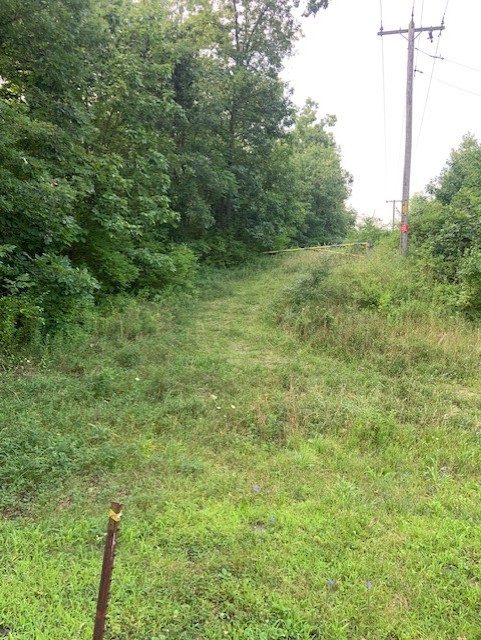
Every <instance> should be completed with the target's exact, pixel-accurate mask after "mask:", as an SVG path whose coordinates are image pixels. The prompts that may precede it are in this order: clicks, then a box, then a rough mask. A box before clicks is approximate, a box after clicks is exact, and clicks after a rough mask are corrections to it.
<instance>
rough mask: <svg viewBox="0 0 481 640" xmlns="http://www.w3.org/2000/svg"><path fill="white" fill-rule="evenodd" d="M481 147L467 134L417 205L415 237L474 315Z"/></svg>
mask: <svg viewBox="0 0 481 640" xmlns="http://www.w3.org/2000/svg"><path fill="white" fill-rule="evenodd" d="M480 176H481V146H480V145H479V143H478V142H477V140H476V139H475V138H474V137H473V136H471V135H468V136H465V137H464V139H463V141H462V143H461V145H460V147H459V149H456V150H454V151H453V152H452V153H451V157H450V159H449V161H448V163H447V165H446V167H445V169H444V170H443V171H442V173H441V175H440V176H439V178H438V179H437V180H435V181H434V182H433V183H431V185H430V186H429V189H428V195H426V196H417V197H416V198H414V199H413V203H412V237H413V241H414V245H415V248H416V250H417V252H418V255H420V256H421V257H422V259H423V260H424V261H425V262H426V263H427V264H428V265H429V266H430V268H431V269H432V271H433V272H434V273H435V274H436V277H437V279H438V280H440V281H441V282H443V283H445V284H447V285H455V286H456V296H457V298H456V304H457V305H458V307H459V308H461V309H463V310H464V311H465V312H466V313H467V314H468V315H470V316H471V317H474V316H476V315H477V314H478V313H479V304H478V302H477V300H479V299H480V296H481V282H480V280H479V277H478V275H477V274H478V268H479V266H478V262H479V257H478V254H479V251H480V250H481V233H480V229H481V225H480V223H481V187H480V182H479V177H480Z"/></svg>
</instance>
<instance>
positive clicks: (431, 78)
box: [414, 0, 449, 154]
mask: <svg viewBox="0 0 481 640" xmlns="http://www.w3.org/2000/svg"><path fill="white" fill-rule="evenodd" d="M448 5H449V0H447V2H446V7H445V8H444V15H443V19H442V21H441V24H442V25H443V26H444V17H445V16H446V11H447V10H448ZM442 33H443V32H442V31H440V32H439V34H438V41H437V43H436V51H435V53H434V56H432V58H433V66H432V67H431V75H430V77H429V84H428V91H427V94H426V100H425V102H424V108H423V115H422V117H421V124H420V125H419V134H418V138H417V141H416V147H415V150H414V154H416V152H417V149H418V146H419V141H420V140H421V134H422V131H423V125H424V118H425V117H426V111H427V108H428V102H429V94H430V92H431V85H432V82H433V75H434V68H435V66H436V62H437V61H438V60H439V56H438V53H439V43H440V41H441V35H442Z"/></svg>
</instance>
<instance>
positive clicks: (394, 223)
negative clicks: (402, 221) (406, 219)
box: [386, 200, 402, 231]
mask: <svg viewBox="0 0 481 640" xmlns="http://www.w3.org/2000/svg"><path fill="white" fill-rule="evenodd" d="M390 202H392V230H393V231H394V229H395V227H396V205H397V203H398V202H402V200H386V204H389V203H390Z"/></svg>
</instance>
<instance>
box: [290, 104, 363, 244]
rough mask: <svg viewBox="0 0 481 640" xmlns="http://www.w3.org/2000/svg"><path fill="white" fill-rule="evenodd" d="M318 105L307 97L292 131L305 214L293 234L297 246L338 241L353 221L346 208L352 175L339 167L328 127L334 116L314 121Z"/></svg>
mask: <svg viewBox="0 0 481 640" xmlns="http://www.w3.org/2000/svg"><path fill="white" fill-rule="evenodd" d="M317 109H318V105H317V104H316V103H315V102H313V101H312V100H308V101H307V103H306V105H305V106H304V108H303V109H302V111H301V113H300V114H299V116H298V118H297V120H296V127H295V129H294V133H293V139H294V158H295V166H296V171H297V173H298V176H299V180H300V182H301V185H302V187H301V199H302V200H303V201H304V202H305V204H306V216H305V219H304V221H303V223H302V225H301V226H300V229H299V231H298V234H297V241H298V243H299V244H301V245H307V244H330V243H335V242H341V241H342V240H343V239H344V238H345V237H346V235H347V232H348V230H349V228H350V227H351V226H352V225H353V224H354V216H353V213H352V212H351V211H350V210H349V209H347V208H346V200H347V198H348V196H349V194H350V186H351V183H352V177H351V176H350V174H349V173H347V172H346V171H344V170H343V169H342V166H341V156H340V152H339V149H338V148H337V146H336V143H335V140H334V136H333V134H332V132H331V131H329V130H328V129H330V128H332V127H333V126H334V125H335V123H336V119H335V117H334V116H327V117H326V118H325V119H323V120H321V121H319V122H318V121H317Z"/></svg>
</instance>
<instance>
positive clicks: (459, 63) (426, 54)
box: [416, 47, 481, 73]
mask: <svg viewBox="0 0 481 640" xmlns="http://www.w3.org/2000/svg"><path fill="white" fill-rule="evenodd" d="M416 50H417V51H418V52H419V53H422V54H423V55H425V56H428V58H434V57H435V56H433V54H432V53H428V52H427V51H423V50H422V49H419V48H417V47H416ZM437 59H438V60H442V61H443V62H449V63H450V64H455V65H456V66H457V67H463V68H464V69H470V70H471V71H476V72H477V73H481V69H478V68H477V67H471V66H470V65H469V64H463V63H462V62H456V61H455V60H451V59H450V58H445V57H444V56H437Z"/></svg>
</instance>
